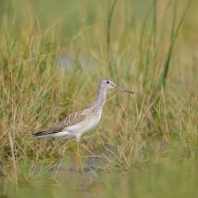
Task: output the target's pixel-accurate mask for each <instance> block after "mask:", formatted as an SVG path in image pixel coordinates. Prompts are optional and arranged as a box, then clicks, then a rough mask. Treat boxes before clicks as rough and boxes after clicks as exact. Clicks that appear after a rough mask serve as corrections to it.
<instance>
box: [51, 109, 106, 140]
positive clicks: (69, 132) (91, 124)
mask: <svg viewBox="0 0 198 198" xmlns="http://www.w3.org/2000/svg"><path fill="white" fill-rule="evenodd" d="M101 115H102V111H101V112H99V113H98V115H96V116H94V117H93V118H92V117H90V118H85V120H83V121H82V122H79V123H77V124H75V125H73V126H69V127H66V128H65V129H64V130H63V131H62V132H59V133H56V134H54V135H53V137H55V138H61V139H71V138H76V139H77V141H79V140H80V138H81V136H82V135H83V134H85V133H87V132H90V131H92V130H93V129H94V128H95V127H96V126H97V125H98V123H99V121H100V119H101Z"/></svg>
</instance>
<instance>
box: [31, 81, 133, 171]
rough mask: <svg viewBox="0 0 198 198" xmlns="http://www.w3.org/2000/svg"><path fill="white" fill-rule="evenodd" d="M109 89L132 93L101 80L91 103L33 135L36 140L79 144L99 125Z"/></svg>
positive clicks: (110, 82)
mask: <svg viewBox="0 0 198 198" xmlns="http://www.w3.org/2000/svg"><path fill="white" fill-rule="evenodd" d="M109 89H117V90H119V91H123V92H128V93H133V92H132V91H128V90H125V89H122V88H120V87H118V86H116V85H115V84H114V83H113V81H112V80H111V79H102V80H100V82H99V84H98V90H97V96H96V98H95V100H94V101H93V102H92V103H90V104H88V105H87V106H85V107H84V108H83V109H82V110H80V111H76V112H74V113H72V114H70V115H68V116H67V117H66V118H65V119H63V120H62V121H61V122H59V123H58V124H57V125H55V126H53V127H51V128H49V129H47V130H45V131H42V132H38V133H35V134H33V135H34V136H36V137H38V138H43V137H54V138H61V139H72V138H76V140H77V142H78V144H79V142H80V139H81V136H82V135H83V134H85V133H87V132H89V131H91V130H93V129H94V128H95V127H96V126H97V124H98V123H99V121H100V119H101V116H102V109H103V106H104V104H105V101H106V92H107V90H109ZM81 168H82V167H81Z"/></svg>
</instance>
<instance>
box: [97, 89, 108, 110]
mask: <svg viewBox="0 0 198 198" xmlns="http://www.w3.org/2000/svg"><path fill="white" fill-rule="evenodd" d="M106 94H107V91H106V90H104V89H102V88H101V87H98V91H97V96H96V99H95V100H96V102H97V103H99V104H100V105H101V106H102V107H103V106H104V104H105V101H106Z"/></svg>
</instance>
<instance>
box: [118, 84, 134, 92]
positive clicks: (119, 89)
mask: <svg viewBox="0 0 198 198" xmlns="http://www.w3.org/2000/svg"><path fill="white" fill-rule="evenodd" d="M114 89H116V90H118V91H123V92H127V93H134V92H133V91H129V90H126V89H123V88H121V87H118V86H115V87H114Z"/></svg>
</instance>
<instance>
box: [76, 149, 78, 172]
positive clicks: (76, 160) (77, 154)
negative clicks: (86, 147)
mask: <svg viewBox="0 0 198 198" xmlns="http://www.w3.org/2000/svg"><path fill="white" fill-rule="evenodd" d="M78 164H79V157H78V148H77V151H76V172H77V173H78V169H79V168H78Z"/></svg>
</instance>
